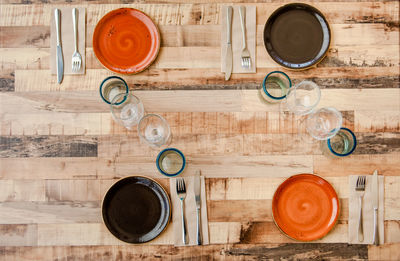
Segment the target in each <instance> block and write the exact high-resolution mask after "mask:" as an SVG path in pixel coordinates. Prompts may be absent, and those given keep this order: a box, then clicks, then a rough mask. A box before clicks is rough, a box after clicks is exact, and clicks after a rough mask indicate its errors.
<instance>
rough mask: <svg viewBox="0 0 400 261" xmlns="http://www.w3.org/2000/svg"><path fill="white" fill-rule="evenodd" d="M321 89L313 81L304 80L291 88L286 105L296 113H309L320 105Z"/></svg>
mask: <svg viewBox="0 0 400 261" xmlns="http://www.w3.org/2000/svg"><path fill="white" fill-rule="evenodd" d="M320 99H321V90H320V89H319V87H318V85H317V84H315V83H313V82H311V81H302V82H300V83H298V84H296V85H295V86H293V87H292V88H290V89H289V91H288V93H287V95H286V99H285V102H284V105H286V108H287V109H288V110H289V111H291V112H292V113H294V114H295V115H299V116H301V115H307V114H309V113H311V112H312V111H313V110H314V108H315V107H316V106H317V105H318V103H319V100H320Z"/></svg>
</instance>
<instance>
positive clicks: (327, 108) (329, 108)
mask: <svg viewBox="0 0 400 261" xmlns="http://www.w3.org/2000/svg"><path fill="white" fill-rule="evenodd" d="M321 110H328V111H332V112H334V113H335V114H336V115H339V116H340V122H339V126H340V127H339V128H335V130H336V129H337V130H336V131H335V132H333V135H332V134H330V135H328V137H324V138H322V139H321V138H319V137H315V136H314V135H312V134H311V133H312V131H310V128H309V127H308V124H307V122H308V121H309V119H310V116H311V115H312V114H316V113H317V112H319V111H321ZM342 124H343V116H342V113H341V112H340V111H339V110H337V109H336V108H334V107H322V108H320V109H318V110H316V111H315V110H312V111H311V112H310V113H308V114H307V118H306V130H307V132H308V133H309V134H310V135H311V136H312V137H314V138H315V139H317V140H328V139H330V138H333V137H334V136H335V135H336V134H337V133H338V132H339V131H340V129H341V128H342ZM331 132H332V131H330V132H329V133H331Z"/></svg>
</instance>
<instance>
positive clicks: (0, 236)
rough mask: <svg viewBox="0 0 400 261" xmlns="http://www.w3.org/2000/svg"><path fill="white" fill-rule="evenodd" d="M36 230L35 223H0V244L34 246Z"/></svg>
mask: <svg viewBox="0 0 400 261" xmlns="http://www.w3.org/2000/svg"><path fill="white" fill-rule="evenodd" d="M37 232H38V226H37V225H36V224H15V225H14V224H13V225H0V245H1V246H36V245H37V243H38V241H37Z"/></svg>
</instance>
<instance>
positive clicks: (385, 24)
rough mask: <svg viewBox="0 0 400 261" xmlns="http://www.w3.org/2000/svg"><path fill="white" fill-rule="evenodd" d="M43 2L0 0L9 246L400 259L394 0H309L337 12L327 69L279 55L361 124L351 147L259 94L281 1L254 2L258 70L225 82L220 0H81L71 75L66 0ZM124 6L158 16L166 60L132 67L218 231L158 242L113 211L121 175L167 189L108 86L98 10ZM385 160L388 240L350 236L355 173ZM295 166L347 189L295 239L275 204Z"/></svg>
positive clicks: (104, 253) (399, 95)
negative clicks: (57, 23) (83, 15)
mask: <svg viewBox="0 0 400 261" xmlns="http://www.w3.org/2000/svg"><path fill="white" fill-rule="evenodd" d="M46 2H47V1H46ZM48 2H49V3H50V4H41V1H37V0H33V1H19V0H2V1H1V3H2V4H1V7H0V8H1V9H0V12H1V15H0V63H1V71H0V75H1V76H0V91H1V93H0V97H1V100H0V101H1V112H0V113H1V114H0V122H1V125H0V134H1V136H0V148H1V149H0V157H1V158H0V201H1V203H0V245H1V247H0V260H7V261H9V260H112V259H118V260H138V259H139V258H141V259H151V260H159V259H162V260H164V259H167V260H168V259H181V260H186V259H190V260H192V259H193V260H199V259H202V260H210V259H213V258H214V259H216V260H221V259H227V260H247V259H269V258H271V259H279V258H285V259H289V260H290V259H301V258H317V259H371V260H378V259H380V260H389V259H393V260H396V259H397V260H399V259H400V250H399V249H400V221H399V219H400V192H399V191H400V185H399V184H400V157H399V155H400V112H399V111H400V89H399V83H400V80H399V2H398V1H385V2H381V1H376V2H365V1H354V0H348V1H343V2H333V1H332V2H326V1H319V2H314V3H312V4H313V5H314V6H315V7H317V8H318V9H319V10H321V11H322V12H323V13H324V14H325V15H326V17H327V19H328V21H329V22H330V25H331V30H332V34H333V41H332V45H331V48H330V51H329V54H328V56H327V57H326V58H325V59H324V61H323V62H322V63H321V64H320V65H318V68H314V69H310V70H307V71H302V72H292V71H287V70H284V71H285V72H287V73H288V74H289V75H290V77H292V78H293V79H294V82H299V81H300V80H302V79H311V80H312V81H314V82H316V83H317V84H318V85H319V86H320V87H321V88H322V100H321V103H320V107H322V106H334V107H336V108H338V109H339V110H340V111H341V112H342V114H343V116H344V119H345V121H344V125H345V126H347V127H349V128H351V129H353V130H354V131H355V132H356V135H357V138H358V140H359V145H358V147H357V150H356V152H355V153H354V155H352V156H350V157H347V158H343V159H330V158H327V157H325V156H323V155H322V154H321V151H320V149H319V148H318V146H316V145H307V144H304V143H302V142H301V141H300V140H299V138H298V134H297V132H298V128H297V122H296V121H295V120H294V118H293V117H292V115H291V114H289V113H280V112H279V106H275V105H265V104H263V103H261V102H260V101H259V99H258V96H257V88H258V87H259V85H260V83H261V81H262V79H263V77H264V76H265V75H266V74H267V73H268V72H270V71H272V70H276V69H279V70H282V68H281V67H279V66H278V65H277V64H276V63H274V62H273V61H272V59H271V58H270V57H269V55H268V54H267V52H266V51H265V49H264V46H263V43H262V31H263V25H264V23H265V21H266V19H267V18H268V16H269V15H270V14H271V13H272V12H273V11H274V10H275V9H276V8H277V7H279V6H280V5H282V4H283V3H284V2H286V1H281V2H282V3H258V4H256V6H257V73H256V74H241V75H240V74H233V75H232V78H231V80H230V81H228V82H225V81H224V75H223V74H222V73H221V72H220V25H219V24H220V7H221V4H222V3H213V2H214V1H211V0H210V1H208V2H210V3H199V4H196V3H193V4H191V3H188V4H187V3H186V2H207V1H206V0H204V1H195V0H190V1H185V0H171V1H170V0H163V1H159V2H162V4H158V3H156V2H157V1H156V0H154V1H152V0H149V1H147V0H145V1H142V2H144V3H143V4H131V5H122V3H123V2H125V1H118V0H110V1H102V0H97V1H94V2H93V1H88V2H86V1H83V0H73V1H72V3H73V4H74V6H76V5H79V6H83V7H86V8H87V43H86V45H87V49H86V53H87V72H86V75H84V76H65V79H64V82H63V84H62V85H58V84H57V83H56V77H55V76H51V75H50V72H49V68H50V65H49V63H50V61H49V56H50V55H49V52H50V48H49V47H50V43H49V39H50V16H51V8H53V7H56V6H60V5H58V4H57V3H58V2H57V1H53V0H50V1H48ZM68 2H71V1H68ZM169 2H172V3H169ZM178 2H181V3H178ZM221 2H224V0H221ZM235 2H240V1H235ZM266 2H268V1H266ZM22 3H24V4H22ZM14 4H16V5H14ZM122 6H129V7H134V8H138V9H140V10H143V11H145V12H146V13H148V14H149V15H150V16H151V17H152V18H153V19H154V20H155V22H156V23H157V24H158V25H159V28H160V31H161V35H162V48H161V51H160V54H159V57H158V59H157V60H156V62H155V63H154V64H153V65H152V66H151V67H150V68H149V69H148V70H146V71H144V72H142V73H140V74H138V75H133V76H125V77H124V79H125V80H126V81H127V82H128V84H129V86H130V88H131V90H133V92H134V93H135V94H136V95H137V96H139V97H140V98H141V99H142V100H143V103H144V105H145V107H146V110H147V111H149V112H156V113H161V114H162V115H163V116H165V117H166V119H167V120H168V122H169V123H170V125H171V128H172V132H173V143H172V146H174V147H177V148H179V149H181V150H182V151H183V152H184V153H185V155H186V156H187V159H188V167H187V169H186V171H185V173H184V175H186V176H189V175H191V174H193V173H194V171H195V170H196V169H201V170H202V173H203V175H204V176H206V191H207V206H208V219H209V220H208V221H209V231H210V241H211V243H212V244H211V245H209V246H200V247H177V248H175V247H174V246H172V245H171V242H172V225H169V227H168V229H167V230H166V232H164V233H163V234H162V235H161V236H160V237H159V238H157V239H156V240H155V241H153V242H151V243H150V244H146V245H141V246H132V245H127V244H124V243H121V242H120V241H118V240H117V239H115V238H114V237H113V236H112V235H111V234H110V233H109V232H108V231H107V230H106V228H105V226H104V225H103V224H102V219H101V214H100V205H101V199H102V197H103V195H104V193H105V191H106V190H107V188H108V187H109V186H110V185H111V184H112V183H113V182H115V180H116V179H118V178H120V177H125V176H128V175H145V176H149V177H154V178H156V179H157V180H159V181H160V182H161V183H162V184H163V185H164V186H165V187H166V188H168V180H167V179H164V178H162V176H161V175H160V174H159V173H158V172H157V169H156V166H155V163H154V161H155V156H156V155H157V153H158V152H157V151H154V150H151V149H149V148H148V147H147V146H146V145H143V144H140V142H139V140H138V137H137V133H136V131H129V132H128V131H127V130H125V129H124V128H122V127H120V126H118V125H117V124H115V123H114V122H113V120H112V118H111V116H110V113H109V108H108V106H106V105H105V104H104V103H103V102H102V101H101V99H100V97H99V94H98V87H99V84H100V82H101V81H102V80H103V79H104V78H105V77H106V76H109V75H111V73H110V72H108V71H107V70H105V69H103V68H102V66H101V65H100V63H99V62H98V61H97V60H96V58H95V56H94V53H93V49H92V43H91V40H90V39H91V37H92V33H93V28H94V26H95V25H96V22H97V21H98V20H99V19H100V18H101V17H102V16H103V15H104V14H105V13H106V12H108V11H110V10H112V9H115V8H118V7H122ZM374 169H378V170H379V173H380V174H383V175H384V176H385V241H386V242H387V243H386V244H384V245H382V246H379V247H376V246H367V245H348V244H347V242H348V235H347V233H348V194H349V187H348V175H351V174H372V172H373V170H374ZM298 173H315V174H318V175H320V176H322V177H324V178H326V179H327V180H328V181H330V182H331V183H332V185H333V186H334V188H335V189H336V191H337V193H338V195H339V197H340V200H341V201H340V203H341V214H340V218H339V222H338V224H337V225H336V226H335V228H334V229H333V230H332V231H331V232H330V233H329V234H328V236H326V237H324V238H323V239H321V240H319V241H317V242H314V243H307V244H304V243H296V242H294V241H293V240H291V239H289V238H287V237H286V236H284V235H283V234H282V233H280V232H279V230H278V229H277V228H276V227H275V225H274V223H273V220H272V217H271V198H272V195H273V192H274V190H275V189H276V187H277V186H278V185H279V184H280V182H282V181H283V180H284V179H285V178H286V177H289V176H291V175H293V174H298Z"/></svg>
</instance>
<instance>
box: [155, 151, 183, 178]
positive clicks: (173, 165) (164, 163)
mask: <svg viewBox="0 0 400 261" xmlns="http://www.w3.org/2000/svg"><path fill="white" fill-rule="evenodd" d="M156 166H157V169H158V171H159V172H160V173H161V174H163V175H165V176H167V177H174V176H177V175H179V174H181V173H182V172H183V170H184V169H185V166H186V159H185V156H184V155H183V153H182V152H181V151H180V150H178V149H176V148H166V149H164V150H162V151H161V152H160V153H159V154H158V156H157V159H156Z"/></svg>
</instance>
